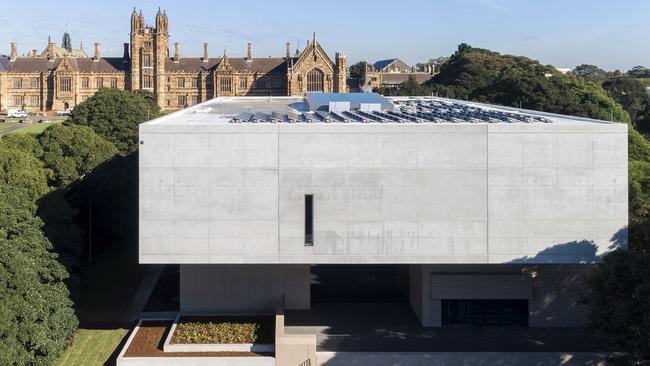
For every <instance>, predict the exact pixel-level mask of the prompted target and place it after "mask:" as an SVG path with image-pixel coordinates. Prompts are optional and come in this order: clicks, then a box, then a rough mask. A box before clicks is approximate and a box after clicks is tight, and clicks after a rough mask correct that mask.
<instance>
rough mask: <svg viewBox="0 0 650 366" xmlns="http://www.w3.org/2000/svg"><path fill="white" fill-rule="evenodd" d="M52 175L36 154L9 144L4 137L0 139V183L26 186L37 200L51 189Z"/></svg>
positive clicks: (31, 195) (32, 197)
mask: <svg viewBox="0 0 650 366" xmlns="http://www.w3.org/2000/svg"><path fill="white" fill-rule="evenodd" d="M50 175H51V172H50V171H49V170H47V169H45V168H44V167H43V163H41V161H39V160H38V159H37V158H36V157H34V155H32V154H31V153H29V152H26V151H23V150H19V149H15V148H13V147H12V146H11V145H9V146H8V144H5V139H4V138H3V139H1V140H0V184H6V185H9V186H13V187H20V188H24V189H26V190H27V192H28V194H29V195H30V197H31V199H32V201H35V200H36V199H37V198H39V197H41V196H43V195H44V194H45V193H47V192H48V191H49V187H48V185H47V181H48V178H49V177H50Z"/></svg>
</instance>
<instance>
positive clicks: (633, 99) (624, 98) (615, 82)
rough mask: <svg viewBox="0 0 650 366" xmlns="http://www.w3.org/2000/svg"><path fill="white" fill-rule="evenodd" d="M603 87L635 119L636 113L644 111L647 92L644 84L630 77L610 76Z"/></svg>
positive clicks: (646, 102)
mask: <svg viewBox="0 0 650 366" xmlns="http://www.w3.org/2000/svg"><path fill="white" fill-rule="evenodd" d="M603 89H605V91H607V93H608V94H609V95H610V96H611V97H612V98H614V100H615V101H617V102H618V103H619V104H621V105H622V106H623V108H624V109H625V110H626V111H627V113H629V114H630V116H631V117H632V121H636V118H637V114H638V113H639V112H642V111H645V109H646V107H647V105H648V93H647V92H646V90H645V86H644V85H643V84H642V83H641V82H640V81H639V80H636V79H633V78H630V77H617V78H612V79H609V80H607V81H605V82H604V83H603Z"/></svg>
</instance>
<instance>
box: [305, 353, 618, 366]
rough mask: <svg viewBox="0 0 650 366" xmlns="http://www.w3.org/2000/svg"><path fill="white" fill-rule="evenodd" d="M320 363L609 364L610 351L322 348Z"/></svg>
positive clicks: (386, 365)
mask: <svg viewBox="0 0 650 366" xmlns="http://www.w3.org/2000/svg"><path fill="white" fill-rule="evenodd" d="M316 355H317V357H318V361H317V363H316V366H349V365H355V366H504V365H534V366H558V365H561V366H578V365H580V366H584V365H591V366H601V365H602V366H605V365H607V364H608V363H607V361H606V359H607V355H606V354H602V353H591V352H568V353H566V352H562V353H557V352H429V353H417V352H396V353H381V352H379V353H367V352H350V353H336V352H318V353H317V354H316Z"/></svg>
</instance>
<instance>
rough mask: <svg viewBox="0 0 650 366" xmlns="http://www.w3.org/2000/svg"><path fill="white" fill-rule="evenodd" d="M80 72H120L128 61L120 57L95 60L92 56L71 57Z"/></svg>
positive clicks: (126, 66)
mask: <svg viewBox="0 0 650 366" xmlns="http://www.w3.org/2000/svg"><path fill="white" fill-rule="evenodd" d="M69 60H71V61H72V60H74V61H75V63H76V66H77V69H78V70H79V71H80V72H96V73H110V72H121V71H124V70H126V69H127V68H128V65H129V64H128V63H125V62H124V59H123V58H122V57H106V58H100V59H99V61H97V62H95V61H94V60H93V59H92V58H73V59H69Z"/></svg>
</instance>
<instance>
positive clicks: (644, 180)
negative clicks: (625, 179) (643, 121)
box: [628, 161, 650, 253]
mask: <svg viewBox="0 0 650 366" xmlns="http://www.w3.org/2000/svg"><path fill="white" fill-rule="evenodd" d="M628 194H629V197H630V198H629V211H630V215H629V217H630V218H629V220H630V239H629V241H630V249H631V250H634V251H635V252H647V253H650V162H647V161H630V164H629V193H628Z"/></svg>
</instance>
